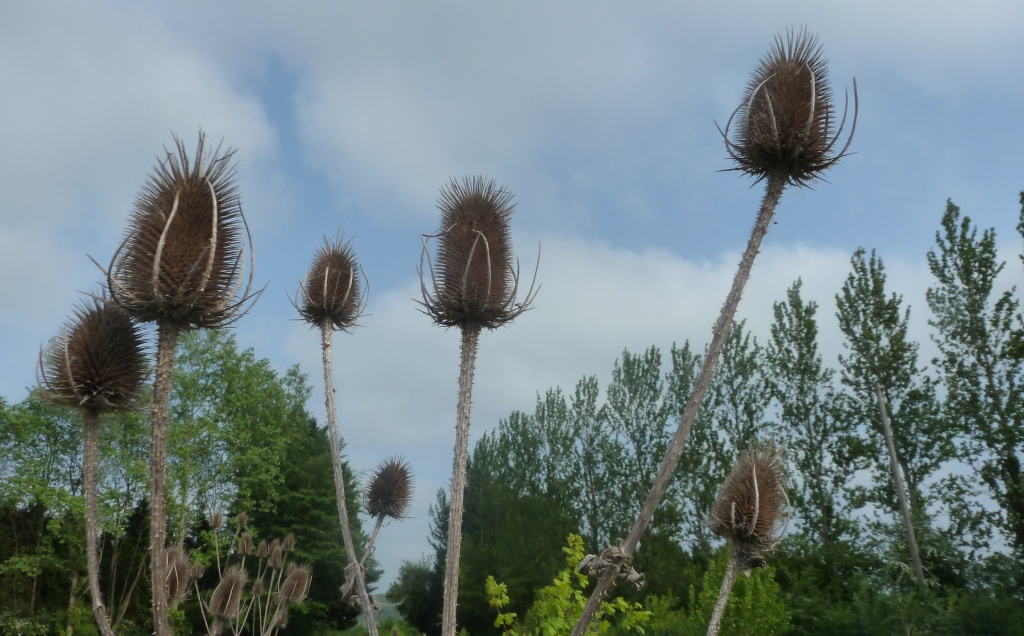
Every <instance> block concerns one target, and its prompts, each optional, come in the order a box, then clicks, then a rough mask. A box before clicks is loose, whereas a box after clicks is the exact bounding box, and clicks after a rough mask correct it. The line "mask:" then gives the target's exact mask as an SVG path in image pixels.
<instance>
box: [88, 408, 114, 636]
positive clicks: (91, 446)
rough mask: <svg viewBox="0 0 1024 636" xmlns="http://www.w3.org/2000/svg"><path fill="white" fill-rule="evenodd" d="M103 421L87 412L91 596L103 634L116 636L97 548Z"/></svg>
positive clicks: (104, 635)
mask: <svg viewBox="0 0 1024 636" xmlns="http://www.w3.org/2000/svg"><path fill="white" fill-rule="evenodd" d="M99 420H100V416H99V413H98V412H96V411H95V410H91V409H90V410H87V411H85V418H84V422H83V434H84V438H85V439H84V446H85V453H84V458H83V459H84V463H83V465H82V478H83V481H84V482H85V484H84V486H85V549H86V560H87V562H88V567H89V597H90V598H91V599H92V613H93V615H94V616H95V617H96V624H97V625H99V628H100V633H101V634H103V636H114V630H113V629H112V628H111V627H110V621H109V619H108V618H107V608H106V607H104V605H103V595H102V594H101V593H100V576H99V549H98V547H97V545H96V544H97V539H98V538H99V537H100V528H99V525H100V524H99V518H98V517H99V515H98V513H97V510H98V505H99V504H98V501H97V500H98V497H97V496H96V487H97V483H98V481H99V479H98V476H97V473H98V470H97V464H98V463H99V460H98V457H99V451H98V450H97V449H98V447H99V437H100V422H99Z"/></svg>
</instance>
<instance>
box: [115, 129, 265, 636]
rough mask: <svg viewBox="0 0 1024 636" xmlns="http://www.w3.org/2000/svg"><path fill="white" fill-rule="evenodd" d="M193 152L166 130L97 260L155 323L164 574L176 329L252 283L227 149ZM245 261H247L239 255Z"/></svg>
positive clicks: (153, 447)
mask: <svg viewBox="0 0 1024 636" xmlns="http://www.w3.org/2000/svg"><path fill="white" fill-rule="evenodd" d="M205 141H206V139H205V135H204V134H203V133H202V132H200V133H199V141H198V144H197V146H196V152H195V155H194V157H191V156H190V155H189V153H188V150H187V149H186V148H185V144H184V142H183V141H182V140H181V139H179V138H178V137H177V136H176V137H175V150H176V152H172V151H170V150H166V149H165V153H164V154H165V156H164V158H163V159H162V160H161V161H159V163H158V164H157V166H156V168H155V169H154V171H153V173H152V174H151V175H150V177H149V181H148V182H147V183H146V185H145V186H144V187H143V189H142V192H141V193H140V194H139V196H138V197H137V198H136V201H135V206H134V211H133V212H132V215H131V217H130V219H129V222H128V229H127V231H126V232H125V237H124V240H123V241H122V242H121V244H120V246H118V248H117V250H116V252H115V253H114V256H113V258H112V259H111V261H110V266H109V268H108V269H107V270H106V275H107V288H108V290H109V293H110V296H111V299H112V300H113V301H114V302H115V303H117V304H118V305H120V306H121V307H122V308H124V309H125V311H127V312H128V313H129V314H131V315H132V316H133V317H134V318H136V319H137V320H140V321H143V322H156V323H157V351H156V379H155V382H154V386H153V405H152V411H151V412H152V417H151V428H152V435H151V442H150V519H151V523H150V569H151V572H152V579H153V580H154V581H161V580H164V579H165V578H166V571H165V569H166V565H167V564H166V561H165V559H164V558H163V553H164V551H165V549H166V547H165V545H164V541H165V539H164V537H165V535H166V524H167V520H166V514H165V501H164V499H165V494H164V490H165V480H166V463H167V451H166V439H167V412H168V401H169V398H170V390H171V372H172V370H173V368H174V356H175V352H176V347H177V342H178V336H179V334H180V332H181V331H182V330H188V329H199V328H219V327H224V326H227V325H230V324H232V323H234V322H235V321H236V320H238V319H239V318H240V317H241V316H243V315H244V314H245V313H246V312H247V311H248V309H249V307H250V306H251V304H252V302H254V301H255V298H256V297H257V296H258V295H259V293H260V292H255V293H253V292H252V276H253V267H252V241H251V237H250V235H249V227H248V225H247V224H246V222H245V217H244V216H243V215H242V206H241V201H240V198H239V194H238V188H237V187H236V185H235V168H234V164H233V163H232V157H233V155H234V153H233V151H232V150H222V149H221V148H220V147H219V146H218V147H217V148H216V149H214V150H213V151H209V150H207V149H206V147H205ZM247 261H248V262H247ZM167 610H168V604H167V597H166V589H165V588H164V586H162V585H153V627H154V631H155V633H156V634H157V636H170V632H171V628H170V623H169V622H168V619H167Z"/></svg>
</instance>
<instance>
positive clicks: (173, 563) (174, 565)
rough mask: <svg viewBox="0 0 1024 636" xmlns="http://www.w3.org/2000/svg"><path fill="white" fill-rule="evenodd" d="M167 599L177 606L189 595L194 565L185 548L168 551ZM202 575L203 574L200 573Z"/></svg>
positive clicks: (178, 547) (175, 547)
mask: <svg viewBox="0 0 1024 636" xmlns="http://www.w3.org/2000/svg"><path fill="white" fill-rule="evenodd" d="M166 555H167V598H168V600H170V601H171V603H174V604H177V603H179V602H181V601H182V600H184V598H185V597H186V596H187V595H188V584H189V581H191V580H192V569H193V568H192V564H191V563H190V562H189V560H188V555H187V554H185V548H184V547H182V546H181V545H176V546H174V547H173V548H171V549H170V550H167V552H166ZM200 574H201V572H200Z"/></svg>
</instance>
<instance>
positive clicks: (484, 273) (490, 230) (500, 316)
mask: <svg viewBox="0 0 1024 636" xmlns="http://www.w3.org/2000/svg"><path fill="white" fill-rule="evenodd" d="M438 207H439V208H440V209H441V228H440V230H439V231H438V233H437V234H434V235H429V236H427V235H425V236H424V237H423V254H422V257H421V262H420V267H419V273H420V287H421V291H422V294H423V301H422V304H423V307H424V311H425V313H426V314H427V315H429V316H430V317H431V318H433V319H434V322H435V323H437V324H438V325H441V326H443V327H463V328H464V327H477V328H487V329H494V328H496V327H500V326H501V325H504V324H506V323H508V322H511V321H512V320H514V319H515V318H516V317H517V316H519V315H520V314H521V313H523V312H524V311H526V309H528V308H529V305H530V303H531V302H532V301H533V296H534V289H533V285H532V284H531V286H530V289H529V290H528V291H527V292H526V295H525V297H524V298H523V300H522V301H521V302H517V299H516V296H517V295H518V291H519V269H518V267H517V266H516V265H515V263H514V262H513V259H512V238H511V234H510V230H509V220H510V219H511V216H512V210H513V209H514V207H515V206H514V204H513V203H512V193H511V192H509V191H508V190H506V189H505V188H502V187H498V186H497V185H495V183H494V181H485V180H484V178H483V177H479V176H476V177H469V178H465V179H463V180H462V181H461V182H459V181H456V180H454V179H452V180H451V182H449V184H448V186H447V187H446V188H445V189H443V190H442V191H441V198H440V199H439V200H438ZM430 238H436V239H437V242H438V247H437V258H436V260H435V261H434V262H431V261H430V254H429V252H428V250H427V239H430ZM424 260H425V261H427V263H428V266H429V272H430V289H428V287H427V282H426V277H425V274H424V270H423V261H424ZM535 276H536V273H535Z"/></svg>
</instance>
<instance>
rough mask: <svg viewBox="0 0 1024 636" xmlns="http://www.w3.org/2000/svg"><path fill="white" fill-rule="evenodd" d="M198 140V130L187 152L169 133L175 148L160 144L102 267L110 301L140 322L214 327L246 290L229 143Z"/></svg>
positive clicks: (246, 296)
mask: <svg viewBox="0 0 1024 636" xmlns="http://www.w3.org/2000/svg"><path fill="white" fill-rule="evenodd" d="M204 141H205V137H204V135H203V134H202V133H200V134H199V143H198V145H197V147H196V152H195V158H194V159H191V158H190V157H189V154H188V151H187V150H186V149H185V144H184V143H183V142H182V141H181V139H179V138H178V137H175V145H176V149H177V152H176V153H173V152H171V151H169V150H167V151H165V152H166V156H165V157H164V159H163V160H162V161H160V163H159V164H158V165H157V167H156V169H155V170H154V171H153V173H152V174H151V175H150V178H149V182H148V183H147V184H146V185H145V187H144V188H143V190H142V192H141V193H140V194H139V196H138V198H137V199H136V201H135V206H134V207H135V209H134V211H133V212H132V216H131V219H130V220H129V224H128V230H127V232H126V234H125V238H124V240H123V241H122V243H121V245H120V247H118V249H117V252H116V253H115V254H114V258H113V259H112V260H111V263H110V268H109V269H108V271H107V279H108V287H109V289H110V294H111V296H112V297H113V299H114V301H115V302H117V303H118V304H119V305H121V306H122V307H124V308H125V309H126V310H127V311H128V312H129V313H131V314H132V315H133V316H134V317H135V318H137V319H138V320H141V321H143V322H148V321H158V322H166V323H168V324H173V325H176V326H178V327H180V328H183V329H193V328H205V327H213V328H215V327H221V326H224V325H227V324H230V323H232V322H234V321H235V320H237V319H238V318H239V317H241V316H242V315H243V314H244V313H245V311H246V310H247V305H248V303H249V301H250V300H252V298H253V296H252V295H251V294H250V293H249V292H250V289H251V283H252V267H251V258H252V256H251V254H252V250H251V241H250V240H249V229H248V226H247V225H246V223H245V217H244V216H242V205H241V201H240V199H239V194H238V189H237V187H236V186H235V183H234V180H235V168H234V164H233V163H232V162H231V158H232V156H233V151H232V150H225V151H221V149H220V147H218V148H217V149H215V150H214V151H212V152H209V151H207V150H205V149H204ZM247 244H248V245H247ZM247 248H248V249H247ZM247 252H248V254H247ZM247 259H248V260H249V261H250V263H249V264H248V265H247V264H246V262H245V261H246V260H247ZM247 271H248V274H246V272H247Z"/></svg>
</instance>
